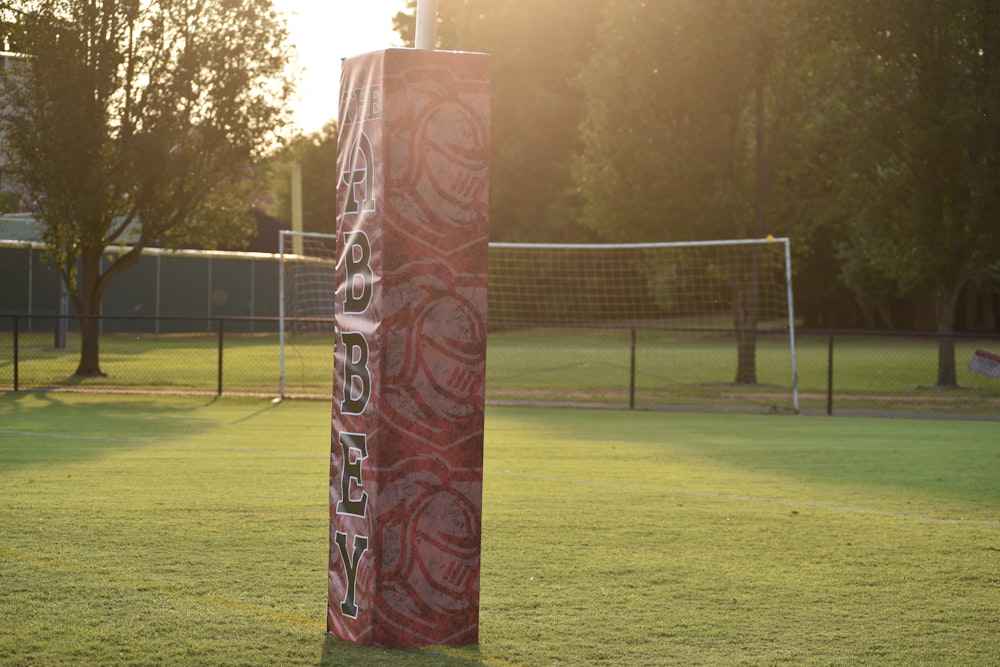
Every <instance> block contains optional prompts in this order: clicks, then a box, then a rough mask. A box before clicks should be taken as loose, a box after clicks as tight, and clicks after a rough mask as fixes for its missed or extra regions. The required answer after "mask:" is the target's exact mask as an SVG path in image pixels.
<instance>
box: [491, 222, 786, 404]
mask: <svg viewBox="0 0 1000 667" xmlns="http://www.w3.org/2000/svg"><path fill="white" fill-rule="evenodd" d="M775 243H778V244H782V245H783V246H784V255H785V298H786V300H787V309H788V339H789V349H790V356H791V373H792V405H793V409H794V411H795V413H796V414H797V413H798V412H799V375H798V364H797V360H796V351H795V303H794V300H793V296H792V254H791V239H789V238H788V237H785V236H783V237H774V236H768V237H766V238H762V239H727V240H719V241H675V242H666V241H665V242H655V243H503V242H494V243H490V248H510V249H517V248H524V249H549V250H627V249H655V248H695V247H706V246H738V245H764V244H775Z"/></svg>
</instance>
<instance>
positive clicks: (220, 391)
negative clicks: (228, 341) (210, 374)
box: [216, 317, 226, 396]
mask: <svg viewBox="0 0 1000 667" xmlns="http://www.w3.org/2000/svg"><path fill="white" fill-rule="evenodd" d="M217 321H218V323H219V389H218V393H217V394H216V395H217V396H222V339H223V338H224V335H223V331H224V330H225V328H226V327H225V325H226V321H225V320H224V319H222V318H221V317H220V318H219V319H218V320H217Z"/></svg>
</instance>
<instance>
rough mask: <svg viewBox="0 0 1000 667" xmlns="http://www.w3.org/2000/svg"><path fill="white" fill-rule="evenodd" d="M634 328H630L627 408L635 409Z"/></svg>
mask: <svg viewBox="0 0 1000 667" xmlns="http://www.w3.org/2000/svg"><path fill="white" fill-rule="evenodd" d="M635 338H636V336H635V328H634V327H633V328H632V363H631V369H630V370H629V385H628V409H629V410H635Z"/></svg>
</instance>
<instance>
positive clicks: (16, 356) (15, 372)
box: [14, 315, 18, 391]
mask: <svg viewBox="0 0 1000 667" xmlns="http://www.w3.org/2000/svg"><path fill="white" fill-rule="evenodd" d="M17 324H18V319H17V315H15V316H14V391H17V390H18V386H17V372H18V355H17V339H18V331H17Z"/></svg>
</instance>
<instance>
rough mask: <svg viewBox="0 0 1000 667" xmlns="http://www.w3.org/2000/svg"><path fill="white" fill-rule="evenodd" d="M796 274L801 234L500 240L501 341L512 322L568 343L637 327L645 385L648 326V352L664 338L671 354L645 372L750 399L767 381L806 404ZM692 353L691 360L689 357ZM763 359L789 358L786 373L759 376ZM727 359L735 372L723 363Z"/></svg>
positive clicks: (495, 281)
mask: <svg viewBox="0 0 1000 667" xmlns="http://www.w3.org/2000/svg"><path fill="white" fill-rule="evenodd" d="M791 276H792V273H791V253H790V243H789V240H788V239H787V238H773V237H770V236H769V237H767V238H765V239H740V240H727V241H699V242H687V243H641V244H524V243H492V244H490V281H489V307H490V312H489V317H490V330H491V336H492V335H493V332H497V331H503V330H504V329H507V330H511V331H517V330H521V331H526V330H536V331H538V332H539V334H541V332H542V331H543V329H544V328H552V327H558V328H561V329H562V330H563V331H564V332H567V334H566V336H564V339H565V338H568V337H569V336H572V335H573V330H574V329H588V330H599V329H619V330H621V329H628V330H631V331H632V340H633V353H632V366H633V368H632V371H633V381H634V376H635V373H636V371H637V369H636V360H635V342H634V341H635V336H636V332H637V331H638V332H642V333H643V334H644V335H645V339H646V340H647V341H650V345H649V346H648V348H650V349H652V348H653V347H654V342H656V344H657V345H659V349H661V350H663V353H662V354H661V355H660V356H659V357H657V356H656V355H655V354H654V353H653V352H650V353H649V354H648V355H647V356H646V357H645V360H646V362H647V363H646V364H645V366H644V367H643V366H642V364H641V363H640V368H639V369H638V371H639V372H640V373H641V372H642V371H644V370H648V371H649V372H650V373H660V375H661V377H662V378H663V379H665V380H669V381H671V382H679V381H681V380H678V379H677V378H679V377H683V378H685V379H683V380H682V381H683V382H686V383H687V385H689V386H691V387H695V386H707V385H709V384H712V385H715V386H718V387H722V386H723V385H731V386H732V387H736V388H739V389H740V391H742V392H743V394H744V395H749V394H751V393H752V391H753V388H755V387H759V388H761V389H760V390H759V391H757V393H758V394H763V392H764V389H763V388H764V387H767V388H768V391H771V390H779V391H781V390H783V391H787V392H788V393H787V394H786V396H788V397H789V398H790V399H791V407H792V408H793V409H794V410H795V411H798V409H799V402H798V381H797V370H796V359H795V314H794V306H793V300H792V280H791ZM501 338H502V337H501V336H497V337H496V340H497V341H498V342H499V340H500V339H501ZM493 342H494V340H493V339H491V346H492V345H493ZM781 346H784V350H785V353H781V352H780V350H781ZM687 352H690V354H689V355H688V357H687V358H690V359H691V361H690V362H688V361H686V359H687V358H686V357H684V356H682V355H683V354H685V353H687ZM559 353H560V350H559V349H558V348H554V350H553V351H552V352H551V353H548V354H545V355H539V356H538V361H537V362H536V364H535V365H536V366H539V367H542V366H544V365H545V364H546V363H548V361H549V360H550V359H551V360H552V363H556V362H555V359H556V357H557V356H558V354H559ZM697 354H701V355H702V356H701V357H700V358H698V357H696V355H697ZM762 356H766V359H767V361H768V363H769V364H771V366H773V365H774V364H775V363H778V360H779V359H781V360H782V361H781V362H780V363H781V364H782V365H784V368H785V371H784V372H783V373H782V375H783V378H778V376H777V375H776V374H775V373H776V372H775V371H774V370H770V371H769V372H768V373H767V377H766V378H765V379H761V378H760V377H759V374H758V361H759V358H760V357H762ZM494 358H499V354H497V355H495V357H494ZM668 358H669V361H662V362H658V361H657V359H664V360H665V359H668ZM696 358H698V359H700V360H698V361H695V359H696ZM657 363H660V369H659V370H657V369H656V365H657ZM505 365H507V364H505ZM510 365H513V364H510ZM726 366H728V369H727V370H725V371H724V372H725V373H726V374H727V376H726V378H725V379H723V378H722V376H721V375H720V373H722V372H723V371H722V370H720V369H722V368H723V367H726ZM733 366H735V367H733ZM710 371H711V372H710ZM713 373H714V375H713ZM667 376H669V377H667ZM782 388H784V389H782Z"/></svg>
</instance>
